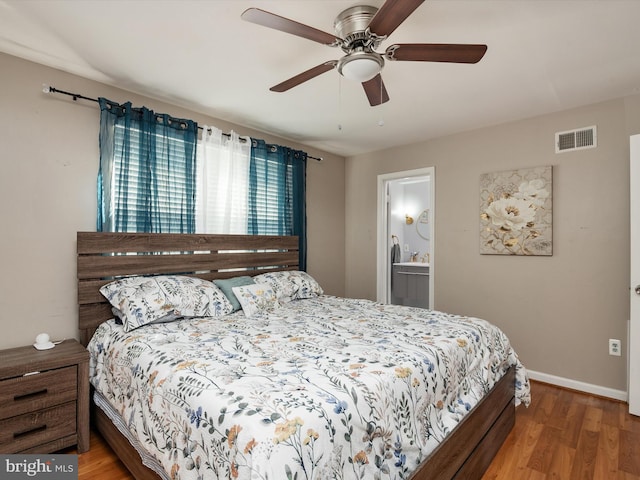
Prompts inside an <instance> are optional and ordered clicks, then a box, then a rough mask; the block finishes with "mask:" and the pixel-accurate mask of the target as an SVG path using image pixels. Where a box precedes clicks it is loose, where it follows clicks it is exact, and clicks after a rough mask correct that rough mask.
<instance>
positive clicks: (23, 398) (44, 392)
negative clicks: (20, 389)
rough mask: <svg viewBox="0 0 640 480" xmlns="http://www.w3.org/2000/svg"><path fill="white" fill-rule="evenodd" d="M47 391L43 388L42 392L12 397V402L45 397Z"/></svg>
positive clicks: (37, 391)
mask: <svg viewBox="0 0 640 480" xmlns="http://www.w3.org/2000/svg"><path fill="white" fill-rule="evenodd" d="M46 393H47V389H46V388H43V389H42V390H36V391H35V392H29V393H23V394H22V395H14V396H13V401H14V402H18V401H20V400H26V399H29V398H33V397H38V396H40V395H46Z"/></svg>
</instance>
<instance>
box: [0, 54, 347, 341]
mask: <svg viewBox="0 0 640 480" xmlns="http://www.w3.org/2000/svg"><path fill="white" fill-rule="evenodd" d="M0 72H2V88H0V146H1V149H2V154H1V155H2V156H1V157H0V158H1V159H0V162H1V163H0V164H1V173H0V219H1V221H2V235H0V255H1V257H0V265H1V267H2V275H0V312H2V315H1V316H0V325H1V326H2V332H3V335H2V336H1V337H0V348H7V347H13V346H20V345H27V344H31V343H33V339H34V337H35V336H36V334H38V333H40V332H43V331H46V332H49V333H50V334H51V336H52V337H53V338H54V339H58V338H64V337H66V338H73V337H77V306H76V243H75V242H76V232H77V231H79V230H86V231H95V224H96V213H95V212H96V175H97V169H98V159H99V153H98V127H99V118H100V117H99V115H100V113H99V109H98V108H97V104H95V103H93V102H87V101H82V100H80V101H78V102H74V101H73V100H72V99H71V98H70V97H66V96H63V95H53V94H51V95H46V94H44V93H43V92H42V84H43V83H47V84H49V85H53V86H55V87H57V88H59V89H61V90H65V91H70V92H76V93H80V94H83V95H86V96H88V97H93V98H95V97H99V96H103V97H106V98H109V99H111V100H114V101H118V102H124V101H127V100H131V101H132V102H133V103H134V104H135V105H145V106H148V107H150V108H152V109H154V110H155V111H158V112H166V113H169V114H172V115H175V116H178V117H185V118H192V119H194V120H196V121H198V122H199V123H200V124H203V123H204V124H209V125H215V126H217V127H219V128H221V129H222V130H223V131H229V130H232V129H233V130H235V131H236V132H238V133H240V134H241V135H252V136H254V137H257V138H264V139H265V140H267V141H269V142H273V143H279V144H282V145H289V146H291V147H293V148H300V149H301V150H305V151H307V152H308V153H309V154H310V155H313V156H317V157H324V161H323V162H322V163H318V162H315V161H313V160H309V162H308V169H307V218H308V230H307V233H308V237H309V238H308V251H309V252H308V253H309V255H308V265H307V267H308V271H309V273H311V274H312V275H313V276H314V277H315V278H317V279H318V281H319V282H320V283H321V285H322V286H323V287H324V288H325V290H326V291H327V292H328V293H331V294H336V295H342V294H344V265H345V261H344V228H345V222H344V159H343V158H341V157H338V156H336V155H332V154H329V153H327V152H322V151H317V150H314V149H310V148H308V147H305V146H304V145H300V144H296V143H295V142H290V141H288V140H285V139H282V138H277V137H274V136H271V135H268V134H265V133H263V132H255V131H252V130H248V129H244V128H243V127H240V126H238V125H232V124H230V123H228V122H224V121H222V120H219V119H215V118H211V117H205V116H203V115H202V114H199V113H197V112H193V111H189V110H186V109H184V108H180V107H177V106H173V105H168V104H166V103H162V102H159V101H157V100H154V99H150V98H147V97H142V96H140V95H136V94H133V93H131V92H126V91H124V90H119V89H116V88H113V87H110V86H107V85H104V84H100V83H97V82H92V81H89V80H85V79H82V78H80V77H76V76H74V75H69V74H66V73H63V72H61V71H58V70H54V69H50V68H47V67H43V66H41V65H37V64H34V63H30V62H27V61H24V60H20V59H18V58H15V57H11V56H8V55H5V54H0Z"/></svg>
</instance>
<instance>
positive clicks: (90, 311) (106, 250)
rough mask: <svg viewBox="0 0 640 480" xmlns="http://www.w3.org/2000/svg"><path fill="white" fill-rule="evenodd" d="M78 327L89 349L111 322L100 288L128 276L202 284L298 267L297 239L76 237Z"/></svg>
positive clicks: (146, 235)
mask: <svg viewBox="0 0 640 480" xmlns="http://www.w3.org/2000/svg"><path fill="white" fill-rule="evenodd" d="M77 250H78V262H77V271H78V328H79V330H80V342H81V343H82V344H83V345H85V346H86V345H87V343H89V340H90V339H91V336H92V335H93V333H94V332H95V330H96V328H97V327H98V325H100V324H101V323H102V322H104V321H106V320H108V319H110V318H113V314H112V313H111V307H110V305H109V303H108V302H107V300H106V299H105V298H104V297H103V296H102V294H101V293H100V291H99V289H100V287H102V286H103V285H105V284H106V283H109V282H110V281H112V280H113V279H114V278H118V277H123V276H129V275H161V274H164V275H171V274H174V275H177V274H180V275H188V276H195V277H200V278H203V279H205V280H213V279H216V278H230V277H235V276H239V275H258V274H260V273H265V272H266V271H278V270H297V269H298V268H299V254H298V237H295V236H273V235H213V234H179V233H112V232H78V235H77Z"/></svg>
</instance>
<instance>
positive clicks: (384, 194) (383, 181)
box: [376, 167, 436, 308]
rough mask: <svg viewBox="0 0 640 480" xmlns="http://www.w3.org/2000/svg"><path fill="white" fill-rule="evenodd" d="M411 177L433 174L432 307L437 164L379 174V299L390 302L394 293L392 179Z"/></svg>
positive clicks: (431, 237) (430, 219) (430, 304)
mask: <svg viewBox="0 0 640 480" xmlns="http://www.w3.org/2000/svg"><path fill="white" fill-rule="evenodd" d="M411 177H429V181H430V183H431V185H430V188H429V209H430V211H429V216H430V218H429V238H430V239H431V241H430V242H429V248H430V252H429V256H430V259H429V308H433V305H434V300H435V297H434V284H435V283H434V279H435V264H436V255H435V241H434V239H435V223H436V222H435V219H436V172H435V167H425V168H418V169H415V170H405V171H401V172H393V173H385V174H382V175H378V208H377V219H378V221H377V242H376V245H377V253H376V258H377V262H376V267H377V268H376V271H377V281H376V300H377V301H378V302H380V303H389V301H390V297H391V269H390V268H389V260H390V252H391V236H390V235H389V212H388V203H389V195H388V191H389V188H388V187H389V182H391V181H394V180H400V179H403V178H411Z"/></svg>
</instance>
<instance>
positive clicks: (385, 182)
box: [376, 167, 435, 308]
mask: <svg viewBox="0 0 640 480" xmlns="http://www.w3.org/2000/svg"><path fill="white" fill-rule="evenodd" d="M377 219H378V222H377V223H378V225H377V269H376V270H377V292H376V296H377V300H378V301H379V302H381V303H392V299H393V296H392V291H391V290H392V288H391V286H392V285H391V280H392V274H393V266H392V261H391V251H392V247H393V246H394V243H398V245H399V248H400V254H401V256H400V258H399V262H400V263H402V264H410V263H415V266H416V267H418V266H419V267H423V269H424V267H426V266H428V270H426V271H427V272H428V291H427V292H424V293H425V295H426V298H427V304H428V308H433V305H434V279H435V269H434V267H435V249H434V241H433V240H434V238H435V235H434V226H435V170H434V168H433V167H428V168H420V169H416V170H407V171H402V172H394V173H388V174H384V175H378V208H377ZM396 261H398V258H396ZM416 278H417V277H416ZM393 303H398V302H397V301H396V302H393ZM425 306H426V305H425Z"/></svg>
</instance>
